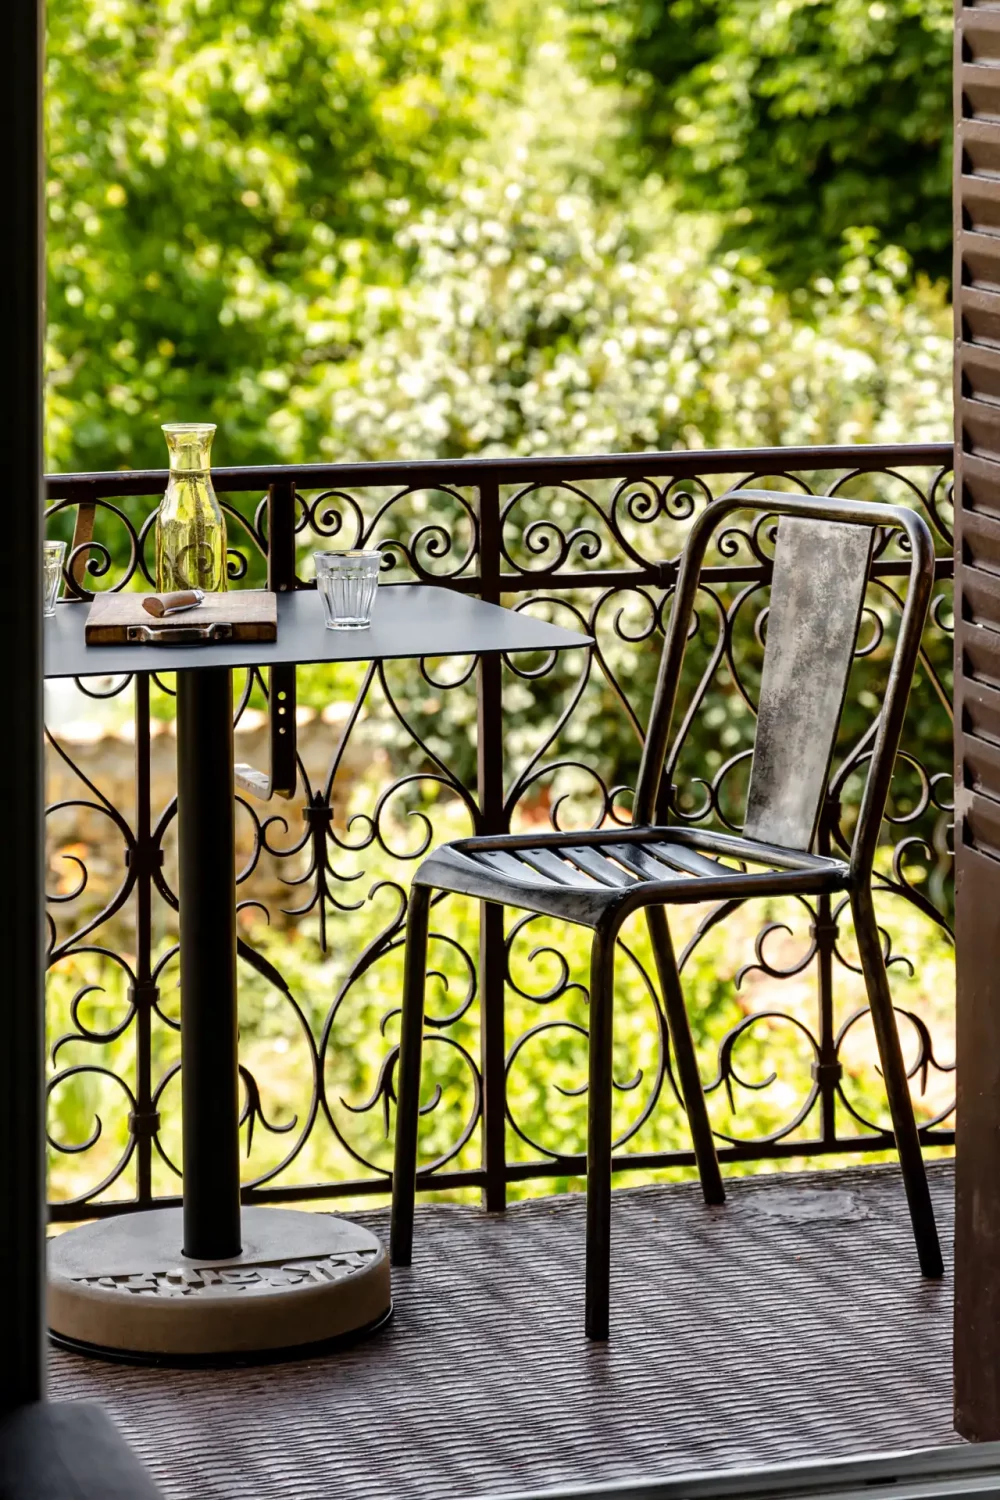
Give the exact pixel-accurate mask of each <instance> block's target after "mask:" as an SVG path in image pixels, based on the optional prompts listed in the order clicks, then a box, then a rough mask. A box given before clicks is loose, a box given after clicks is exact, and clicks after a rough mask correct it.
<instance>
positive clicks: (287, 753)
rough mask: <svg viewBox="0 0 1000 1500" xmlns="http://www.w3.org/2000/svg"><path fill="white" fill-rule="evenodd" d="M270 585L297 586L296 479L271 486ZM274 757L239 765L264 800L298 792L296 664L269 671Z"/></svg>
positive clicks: (279, 590) (243, 781) (277, 589)
mask: <svg viewBox="0 0 1000 1500" xmlns="http://www.w3.org/2000/svg"><path fill="white" fill-rule="evenodd" d="M267 537H268V554H267V586H268V588H269V589H271V590H273V592H274V593H276V594H283V593H287V591H288V590H289V589H293V588H294V587H295V482H294V480H283V481H282V482H280V483H278V484H272V485H270V486H269V488H268V491H267ZM267 703H268V709H269V714H270V725H269V731H270V732H269V740H270V762H269V765H268V769H267V770H266V771H258V770H257V769H256V767H255V766H248V765H238V766H235V767H234V777H235V781H236V785H237V786H238V787H239V789H240V791H243V792H247V793H249V795H250V796H251V797H256V798H257V799H258V801H260V802H269V801H270V800H271V798H272V797H273V796H275V794H277V796H279V797H284V798H285V799H286V800H289V799H290V798H292V797H294V796H295V787H296V782H297V780H298V764H297V757H296V744H295V666H294V663H293V664H290V665H289V664H285V665H282V666H279V667H272V668H271V670H270V672H269V673H268V690H267Z"/></svg>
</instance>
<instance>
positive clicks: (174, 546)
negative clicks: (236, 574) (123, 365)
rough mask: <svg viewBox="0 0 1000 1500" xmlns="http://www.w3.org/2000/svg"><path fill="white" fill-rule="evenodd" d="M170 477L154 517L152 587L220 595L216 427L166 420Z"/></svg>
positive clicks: (222, 560)
mask: <svg viewBox="0 0 1000 1500" xmlns="http://www.w3.org/2000/svg"><path fill="white" fill-rule="evenodd" d="M162 431H163V435H164V437H165V438H166V440H167V447H168V449H169V450H170V479H169V481H168V483H167V491H166V494H165V495H164V497H163V499H162V500H161V502H160V509H159V511H158V512H157V516H156V587H157V589H158V590H159V591H160V592H161V593H170V592H172V591H173V590H175V589H204V590H205V592H206V593H221V592H222V591H223V590H224V589H225V588H226V585H227V575H226V518H225V516H224V515H223V514H222V510H221V508H220V506H219V502H218V500H217V499H216V497H215V490H214V488H213V487H212V473H211V468H210V464H211V457H212V439H213V438H214V436H215V425H214V423H211V422H165V423H164V424H163V428H162Z"/></svg>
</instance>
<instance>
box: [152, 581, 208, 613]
mask: <svg viewBox="0 0 1000 1500" xmlns="http://www.w3.org/2000/svg"><path fill="white" fill-rule="evenodd" d="M204 597H205V596H204V594H203V593H202V591H201V589H184V590H182V591H181V592H180V593H176V594H150V596H149V598H148V599H144V600H143V601H142V607H143V609H144V610H145V611H146V613H147V614H148V615H153V616H154V617H155V618H156V619H157V620H162V619H163V616H164V615H172V614H173V613H174V611H175V610H178V609H193V608H194V606H195V605H196V604H200V603H201V601H202V599H203V598H204Z"/></svg>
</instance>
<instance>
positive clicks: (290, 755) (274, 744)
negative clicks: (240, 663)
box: [233, 666, 298, 802]
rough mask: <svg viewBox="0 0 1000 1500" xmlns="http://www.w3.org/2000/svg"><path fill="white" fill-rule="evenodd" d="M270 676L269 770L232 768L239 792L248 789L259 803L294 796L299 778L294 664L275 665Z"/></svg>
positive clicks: (247, 766)
mask: <svg viewBox="0 0 1000 1500" xmlns="http://www.w3.org/2000/svg"><path fill="white" fill-rule="evenodd" d="M268 675H269V679H270V681H269V686H268V708H269V710H270V712H269V716H268V717H269V725H268V729H269V736H268V738H269V748H270V755H269V757H268V762H269V763H268V769H267V770H266V771H258V770H257V768H256V766H249V765H246V764H241V765H237V766H234V767H233V776H234V779H235V782H236V785H237V786H238V787H239V789H240V791H242V792H248V793H249V795H250V796H251V797H256V798H257V799H258V801H260V802H269V801H270V800H271V798H272V797H273V796H275V795H277V796H279V797H284V798H285V799H286V800H287V799H290V798H292V797H294V796H295V784H296V781H297V778H298V766H297V763H296V744H295V667H294V666H280V667H272V668H271V670H270V673H269V674H268Z"/></svg>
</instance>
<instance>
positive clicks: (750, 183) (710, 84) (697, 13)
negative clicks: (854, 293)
mask: <svg viewBox="0 0 1000 1500" xmlns="http://www.w3.org/2000/svg"><path fill="white" fill-rule="evenodd" d="M578 3H579V4H580V5H581V6H582V8H583V10H584V13H585V14H586V15H587V16H588V18H590V20H592V21H593V23H594V27H593V33H592V35H591V44H592V43H593V38H594V37H596V40H597V47H596V62H597V65H598V72H601V73H603V74H604V76H609V75H610V76H614V74H616V73H617V74H618V75H619V79H620V77H621V74H622V72H624V74H625V77H626V79H627V82H628V83H629V85H630V86H631V87H632V89H633V90H634V94H633V97H634V101H635V123H636V143H637V145H638V147H639V149H640V152H641V154H642V157H643V158H644V161H645V165H646V167H647V169H649V168H654V169H655V170H656V171H658V172H659V173H660V174H661V175H662V176H663V177H665V178H667V179H669V180H670V181H671V182H675V183H677V184H679V185H681V187H682V195H681V206H683V207H687V208H695V209H705V208H708V209H711V210H717V211H721V212H722V213H723V214H725V215H726V230H725V233H724V237H723V247H724V248H738V249H741V250H750V251H752V252H754V253H756V254H757V255H759V256H760V257H761V259H762V260H763V262H764V264H765V266H766V267H767V269H768V270H769V271H771V272H772V273H773V274H775V275H776V276H777V277H778V278H779V279H781V280H782V281H783V282H784V283H785V284H786V285H802V284H805V283H807V282H809V281H811V280H812V279H813V278H814V277H815V276H817V275H818V274H830V273H831V272H832V270H833V269H834V268H835V267H836V265H837V264H838V260H839V257H840V251H841V246H842V243H843V237H844V235H845V233H847V232H848V231H850V230H865V229H870V230H873V231H875V232H876V234H877V236H878V238H879V239H880V240H881V241H882V242H883V243H889V244H895V245H899V246H901V247H902V248H903V249H904V250H906V252H907V253H908V254H909V256H910V258H911V260H912V262H913V264H914V266H915V268H916V269H917V270H920V271H924V272H926V273H927V274H928V275H930V276H932V277H935V278H936V277H947V276H948V275H949V273H950V258H951V146H950V141H951V52H952V3H951V0H625V4H624V5H622V4H621V3H619V0H578ZM589 31H590V28H589V27H588V32H589Z"/></svg>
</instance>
